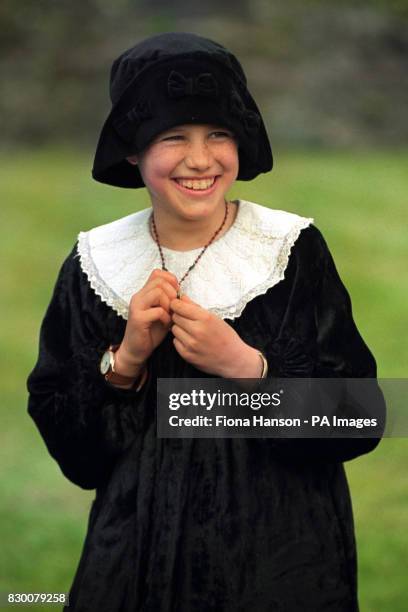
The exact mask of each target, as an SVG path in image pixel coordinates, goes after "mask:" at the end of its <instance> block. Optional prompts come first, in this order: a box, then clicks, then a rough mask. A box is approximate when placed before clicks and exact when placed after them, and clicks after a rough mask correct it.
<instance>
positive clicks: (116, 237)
mask: <svg viewBox="0 0 408 612" xmlns="http://www.w3.org/2000/svg"><path fill="white" fill-rule="evenodd" d="M238 204H239V210H238V214H237V217H236V219H235V222H234V224H233V225H232V226H231V228H230V229H229V231H228V232H227V233H226V234H224V236H223V237H221V238H220V240H218V241H217V242H215V243H214V247H216V248H214V249H213V251H212V253H211V257H210V258H209V259H208V260H207V266H205V262H204V261H203V260H201V262H200V266H201V267H200V268H197V269H196V273H197V276H196V277H195V284H194V285H191V286H189V285H188V284H187V283H186V285H185V287H184V289H185V291H186V293H187V294H188V295H190V297H191V298H192V299H193V300H194V301H197V302H199V303H201V304H202V305H203V307H205V308H207V309H208V310H209V311H211V312H213V313H214V314H215V315H217V316H218V317H220V318H222V319H230V320H231V319H235V318H237V317H239V316H240V315H241V314H242V312H243V310H244V308H245V306H246V305H247V304H248V302H250V301H251V300H253V299H254V298H255V297H257V296H259V295H264V294H265V293H266V292H267V291H268V289H270V288H271V287H273V286H274V285H276V284H277V283H279V282H280V281H281V280H283V279H284V276H285V270H286V268H287V265H288V261H289V257H290V254H291V251H292V248H293V245H294V244H295V242H296V240H297V239H298V237H299V235H300V232H301V231H302V229H305V228H306V227H308V226H309V225H310V224H311V223H312V222H313V219H311V218H305V217H300V216H298V215H295V214H292V213H287V212H284V211H276V210H271V209H268V208H265V207H263V206H260V205H258V204H254V203H252V202H246V201H244V200H240V201H238ZM149 214H150V209H145V210H143V211H140V212H139V213H134V214H133V215H129V216H128V217H125V218H123V219H119V220H117V221H114V222H113V223H110V224H107V225H105V226H101V227H98V228H94V229H93V230H90V231H89V232H80V234H79V236H78V247H77V251H78V254H77V256H78V257H79V258H80V264H81V268H82V270H83V271H84V273H85V274H86V276H87V278H88V281H89V284H90V286H91V288H92V289H93V291H94V292H95V294H96V295H98V296H99V297H100V298H101V300H102V301H103V302H104V303H106V304H107V305H108V306H109V307H110V308H112V309H113V310H114V311H115V312H116V313H117V314H118V315H119V316H121V317H122V318H123V319H125V320H126V319H127V318H128V309H129V301H130V297H131V294H132V291H130V289H129V287H132V288H133V292H136V291H138V290H139V289H140V288H141V287H142V286H143V284H144V282H145V280H146V279H145V273H144V272H143V270H144V268H143V267H142V266H140V267H139V268H137V269H136V268H135V267H133V266H132V267H130V269H127V268H126V265H128V263H129V262H128V260H127V257H128V256H129V252H128V253H125V251H123V252H122V261H121V259H120V250H119V247H118V244H119V243H120V242H121V241H123V244H124V245H125V246H124V249H126V248H127V246H129V245H132V246H133V244H136V245H138V247H137V248H138V250H135V251H134V252H133V251H132V252H131V256H135V261H139V258H140V257H141V256H144V257H145V258H149V257H150V260H149V262H148V263H149V267H151V264H152V263H153V264H154V266H153V267H160V263H159V261H158V253H157V252H156V248H157V247H156V245H155V243H154V242H153V240H152V238H151V237H150V234H149V233H148V225H147V219H148V217H149ZM91 236H94V237H95V236H96V241H95V238H94V240H93V242H94V243H95V244H96V246H94V247H93V243H92V240H91ZM101 237H102V240H101ZM126 245H127V246H126ZM260 245H262V248H261V249H260V248H259V247H260ZM93 248H94V249H95V250H94V256H93V253H92V249H93ZM109 249H110V250H112V249H114V254H115V262H116V263H117V266H118V268H120V271H121V274H118V273H117V269H118V268H117V269H116V270H115V271H114V273H113V272H112V270H109V269H107V266H108V267H109V265H111V262H112V258H110V257H109V256H108V257H107V256H106V252H107V251H109ZM165 251H167V252H168V253H169V258H170V259H171V258H173V267H174V272H175V273H176V272H177V267H178V266H180V270H181V269H184V267H187V266H186V265H185V261H184V259H183V255H184V256H188V255H189V254H193V253H194V252H193V251H190V252H187V253H185V254H178V253H177V252H174V251H170V250H168V249H165ZM208 253H209V251H208ZM103 255H105V259H104V258H103ZM217 256H218V257H219V261H220V262H223V264H224V265H222V264H221V263H220V265H219V266H218V260H217ZM177 257H179V258H180V260H179V261H177ZM251 257H252V263H251ZM95 258H97V259H98V258H99V263H100V266H99V269H98V265H97V262H96V261H95ZM156 259H157V261H155V260H156ZM107 261H109V263H106V262H107ZM181 261H182V264H181V263H180V262H181ZM225 262H227V263H225ZM248 263H249V265H248ZM211 264H217V265H216V266H214V267H212V266H211ZM101 268H102V269H101ZM105 268H106V269H105ZM214 269H215V270H217V269H219V270H220V276H219V277H218V279H217V278H215V277H214ZM100 270H101V271H100ZM123 270H125V271H124V273H123ZM245 270H246V274H245ZM251 270H256V271H257V275H258V276H259V275H262V273H265V278H264V279H263V280H262V281H261V282H258V283H257V284H255V285H254V286H251V282H254V279H253V276H254V274H253V273H251ZM101 274H104V276H105V278H104V276H102V275H101ZM226 278H227V279H228V282H226V281H225V279H226ZM109 279H110V280H109ZM217 280H218V283H217V282H216V281H217ZM112 284H115V286H116V290H115V289H114V288H113V287H112V286H111V285H112ZM197 285H198V286H200V287H201V288H202V290H203V293H204V295H203V296H201V297H202V299H200V296H197V295H194V289H195V287H196V286H197ZM216 285H217V287H216ZM248 287H249V289H248ZM220 288H221V291H220ZM223 289H225V291H224V292H223V291H222V290H223ZM118 291H119V292H120V293H122V295H120V294H119V293H118ZM206 291H207V292H206ZM237 292H238V295H239V294H241V295H239V297H238V299H237V297H236V295H237ZM234 295H235V297H234V298H233V299H235V302H234V303H231V302H229V300H230V299H231V297H232V296H234Z"/></svg>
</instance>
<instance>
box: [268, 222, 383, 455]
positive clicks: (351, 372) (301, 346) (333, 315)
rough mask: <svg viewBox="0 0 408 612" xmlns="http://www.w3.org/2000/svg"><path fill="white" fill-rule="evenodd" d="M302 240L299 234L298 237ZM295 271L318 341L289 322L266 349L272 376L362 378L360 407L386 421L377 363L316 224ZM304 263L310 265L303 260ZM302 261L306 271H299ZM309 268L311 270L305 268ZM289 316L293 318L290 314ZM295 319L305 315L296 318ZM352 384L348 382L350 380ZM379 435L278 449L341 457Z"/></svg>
mask: <svg viewBox="0 0 408 612" xmlns="http://www.w3.org/2000/svg"><path fill="white" fill-rule="evenodd" d="M299 240H300V239H299ZM296 257H297V259H298V268H297V271H298V273H297V276H298V277H299V278H302V281H301V282H302V283H305V284H307V285H308V286H309V287H311V289H310V291H311V295H312V298H311V299H312V301H313V309H312V311H313V315H314V319H315V321H314V327H315V330H316V334H315V339H314V342H309V343H308V342H305V341H302V340H300V338H301V336H302V334H301V332H299V329H298V328H299V325H300V324H299V325H298V326H297V327H296V324H295V323H293V324H292V325H291V324H290V323H289V326H288V327H284V328H283V329H282V330H281V333H280V334H279V337H278V338H277V339H276V340H275V341H274V342H272V343H271V344H270V345H269V346H268V347H267V349H266V355H267V358H268V361H269V363H270V365H271V368H270V376H271V377H273V376H277V377H292V378H302V377H312V378H349V379H354V378H364V379H371V380H367V381H366V383H367V384H366V385H365V388H366V389H369V393H368V394H367V400H366V401H367V402H370V405H366V406H361V404H360V405H359V409H360V410H361V409H362V411H363V412H364V411H365V412H366V413H367V414H374V413H375V415H376V416H378V417H379V422H380V423H381V424H384V423H385V403H384V399H383V395H382V392H381V389H380V388H379V386H378V383H377V380H376V375H377V368H376V362H375V359H374V357H373V355H372V354H371V352H370V350H369V349H368V347H367V345H366V344H365V342H364V340H363V339H362V337H361V335H360V333H359V331H358V329H357V327H356V324H355V322H354V319H353V315H352V307H351V300H350V297H349V294H348V292H347V290H346V288H345V286H344V284H343V283H342V281H341V279H340V277H339V274H338V272H337V270H336V266H335V264H334V261H333V258H332V255H331V253H330V251H329V249H328V247H327V244H326V242H325V240H324V238H323V236H322V235H321V233H320V232H319V230H318V229H317V228H315V227H313V226H312V227H310V228H308V230H305V235H304V237H303V239H302V240H301V244H300V245H299V248H298V250H297V253H296ZM305 262H306V264H305ZM302 266H303V272H299V270H300V269H301V268H302ZM305 268H306V270H307V271H305ZM289 318H290V317H289ZM295 319H296V320H297V321H300V320H301V317H300V318H299V317H295ZM347 388H348V387H347V384H345V385H344V389H345V392H344V393H343V394H340V395H339V398H341V399H339V404H338V407H337V409H338V413H339V414H340V415H341V416H344V414H347V413H348V412H349V410H350V407H352V406H353V401H354V400H353V399H352V398H351V397H350V396H348V395H347ZM349 388H350V385H349ZM380 439H381V438H380V437H372V438H367V437H349V438H338V437H337V438H336V437H335V431H334V430H333V431H332V432H331V436H330V437H327V438H302V439H300V438H299V439H286V440H279V441H278V440H277V441H276V452H277V453H278V454H280V455H281V456H282V457H284V458H285V459H288V458H289V459H293V460H295V461H298V460H302V461H304V460H308V459H310V460H317V461H334V462H342V461H348V460H350V459H353V458H355V457H357V456H359V455H362V454H364V453H368V452H370V451H371V450H373V449H374V448H375V447H376V446H377V445H378V443H379V442H380Z"/></svg>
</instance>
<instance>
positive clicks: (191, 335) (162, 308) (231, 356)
mask: <svg viewBox="0 0 408 612" xmlns="http://www.w3.org/2000/svg"><path fill="white" fill-rule="evenodd" d="M178 290H179V284H178V281H177V278H176V277H175V276H174V274H171V273H170V272H167V271H164V270H154V271H153V272H152V273H151V274H150V276H149V278H148V280H147V282H146V283H145V285H144V286H143V287H142V289H141V290H140V291H138V292H137V293H135V294H134V295H133V296H132V298H131V300H130V305H129V316H128V321H127V325H126V330H125V335H124V337H123V341H122V343H121V346H120V348H119V350H118V353H117V358H119V359H120V364H121V373H123V374H127V375H132V374H136V373H137V372H138V371H139V369H140V367H142V365H143V364H144V363H145V362H146V360H147V359H148V358H149V356H150V355H151V353H152V352H153V351H154V349H155V348H156V347H157V346H158V345H159V344H160V343H161V342H162V341H163V340H164V338H165V336H166V335H167V334H168V333H169V331H171V332H172V334H173V336H174V338H173V343H174V347H175V349H176V351H177V352H178V353H179V354H180V356H181V357H182V358H183V359H184V360H185V361H187V362H189V363H191V364H192V365H193V366H194V367H196V368H197V369H199V370H201V371H202V372H206V373H207V374H213V375H215V376H220V377H223V378H244V377H248V378H257V377H259V376H260V372H261V370H262V363H261V361H260V358H259V355H258V353H257V351H256V349H254V348H253V347H251V346H249V345H248V344H246V343H245V342H244V341H243V340H242V339H241V338H240V336H239V335H238V334H237V332H236V331H235V330H234V329H233V328H232V327H231V326H230V325H228V324H227V323H226V322H225V321H223V320H222V319H220V318H219V317H217V316H216V315H214V314H213V313H211V312H208V311H207V310H205V309H204V308H202V307H201V306H199V305H198V304H196V303H194V302H193V301H192V300H191V299H190V298H189V297H187V296H186V295H183V296H182V297H181V299H178V298H177V291H178ZM125 370H126V372H125Z"/></svg>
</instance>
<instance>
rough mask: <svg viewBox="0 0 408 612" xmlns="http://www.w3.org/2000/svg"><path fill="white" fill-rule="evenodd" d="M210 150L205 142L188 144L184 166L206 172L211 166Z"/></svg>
mask: <svg viewBox="0 0 408 612" xmlns="http://www.w3.org/2000/svg"><path fill="white" fill-rule="evenodd" d="M212 161H213V157H212V153H211V148H210V147H209V146H208V144H207V142H205V141H195V142H190V144H189V147H188V150H187V154H186V157H185V162H186V165H187V166H188V167H189V168H191V169H195V170H200V171H201V172H202V171H203V170H206V169H207V168H209V167H210V166H211V164H212Z"/></svg>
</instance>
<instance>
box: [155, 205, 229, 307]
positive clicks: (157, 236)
mask: <svg viewBox="0 0 408 612" xmlns="http://www.w3.org/2000/svg"><path fill="white" fill-rule="evenodd" d="M227 216H228V202H227V201H225V215H224V220H223V222H222V223H221V225H220V227H219V228H218V229H217V231H216V232H215V233H214V235H213V236H212V238H211V240H209V241H208V242H207V244H206V245H204V246H203V248H202V249H201V251H200V253H199V254H198V255H197V257H196V258H195V260H194V261H193V263H192V264H191V266H190V267H189V268H188V269H187V271H186V272H185V274H184V275H183V276H182V278H181V279H180V280H179V290H178V291H177V298H178V299H180V297H181V291H180V286H181V283H182V282H183V281H184V280H185V279H186V278H187V276H188V275H189V274H190V272H191V270H192V269H193V268H195V266H196V265H197V263H198V261H199V260H200V259H201V257H202V256H203V255H204V253H205V251H206V250H207V249H208V247H209V246H210V244H212V243H213V242H214V240H215V238H216V237H217V236H218V234H219V233H220V231H221V230H222V228H223V227H224V225H225V222H226V220H227ZM151 221H152V231H153V236H154V240H155V242H156V244H157V246H158V247H159V253H160V259H161V263H162V270H165V271H166V272H168V270H167V267H166V262H165V259H164V255H163V250H162V247H161V244H160V241H159V234H158V232H157V227H156V223H155V221H154V214H153V213H152V216H151Z"/></svg>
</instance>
